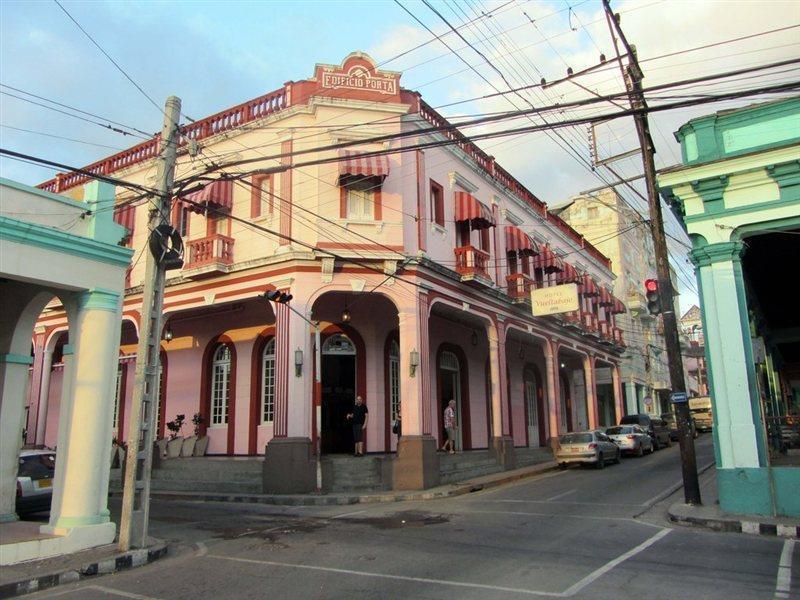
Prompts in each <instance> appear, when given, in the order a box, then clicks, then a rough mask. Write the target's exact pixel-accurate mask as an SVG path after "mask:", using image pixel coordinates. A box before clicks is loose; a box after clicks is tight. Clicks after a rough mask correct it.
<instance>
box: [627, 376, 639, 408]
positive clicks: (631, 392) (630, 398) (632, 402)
mask: <svg viewBox="0 0 800 600" xmlns="http://www.w3.org/2000/svg"><path fill="white" fill-rule="evenodd" d="M626 385H627V388H628V391H627V393H626V394H625V403H626V406H627V407H628V414H629V415H635V414H637V413H638V412H639V399H638V397H637V396H636V384H635V383H634V382H633V381H632V380H631V381H629V382H628V383H627V384H626Z"/></svg>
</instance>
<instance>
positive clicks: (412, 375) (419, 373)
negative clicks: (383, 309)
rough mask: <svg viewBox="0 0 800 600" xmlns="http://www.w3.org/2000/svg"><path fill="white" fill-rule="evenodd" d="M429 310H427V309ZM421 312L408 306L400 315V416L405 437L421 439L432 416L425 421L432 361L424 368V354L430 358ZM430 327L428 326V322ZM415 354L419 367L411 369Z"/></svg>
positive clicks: (426, 363) (417, 308)
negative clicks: (425, 386) (425, 385)
mask: <svg viewBox="0 0 800 600" xmlns="http://www.w3.org/2000/svg"><path fill="white" fill-rule="evenodd" d="M426 309H427V307H426ZM419 314H420V309H419V307H418V306H414V307H407V308H405V309H403V310H401V311H400V312H399V313H398V318H399V325H400V414H401V419H402V423H403V436H404V437H405V436H421V435H423V434H424V433H430V431H429V430H428V431H427V432H426V431H425V427H424V426H423V422H427V421H429V420H430V416H428V418H425V412H426V411H427V410H428V408H429V407H428V406H427V404H426V403H425V402H424V395H423V381H425V379H427V378H429V377H430V374H429V373H428V370H429V366H428V365H429V364H430V363H429V362H428V361H427V360H425V365H426V366H425V367H423V365H422V362H423V360H422V357H423V355H424V356H425V357H426V359H427V357H428V348H427V347H425V348H423V346H422V339H421V337H422V336H421V335H420V319H419ZM426 327H427V323H426ZM412 352H415V353H417V354H415V355H414V356H415V358H416V356H417V355H419V360H418V362H419V363H420V364H419V365H417V366H416V367H413V372H412V366H411V353H412Z"/></svg>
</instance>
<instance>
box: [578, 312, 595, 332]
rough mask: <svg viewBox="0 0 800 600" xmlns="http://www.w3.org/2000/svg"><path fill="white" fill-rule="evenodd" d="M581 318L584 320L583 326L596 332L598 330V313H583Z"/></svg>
mask: <svg viewBox="0 0 800 600" xmlns="http://www.w3.org/2000/svg"><path fill="white" fill-rule="evenodd" d="M581 320H582V321H583V328H584V329H585V330H586V331H589V332H591V333H594V332H596V331H597V315H595V314H594V313H590V312H583V313H581Z"/></svg>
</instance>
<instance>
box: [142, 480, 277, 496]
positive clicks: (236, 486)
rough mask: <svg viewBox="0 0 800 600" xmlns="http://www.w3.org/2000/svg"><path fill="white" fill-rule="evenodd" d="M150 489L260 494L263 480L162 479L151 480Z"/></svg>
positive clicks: (159, 490)
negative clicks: (248, 481) (250, 481)
mask: <svg viewBox="0 0 800 600" xmlns="http://www.w3.org/2000/svg"><path fill="white" fill-rule="evenodd" d="M150 489H151V490H153V491H158V492H214V493H230V494H234V493H238V494H260V493H262V491H263V488H262V483H261V480H260V479H259V480H258V481H257V482H253V483H247V482H241V481H217V482H215V481H206V480H203V481H192V480H181V481H175V480H171V481H162V480H155V479H154V480H151V482H150Z"/></svg>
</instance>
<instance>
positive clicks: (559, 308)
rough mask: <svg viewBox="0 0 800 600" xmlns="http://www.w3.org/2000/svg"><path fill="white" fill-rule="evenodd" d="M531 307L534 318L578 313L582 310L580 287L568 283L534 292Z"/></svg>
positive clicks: (532, 292)
mask: <svg viewBox="0 0 800 600" xmlns="http://www.w3.org/2000/svg"><path fill="white" fill-rule="evenodd" d="M531 306H532V308H533V316H534V317H544V316H547V315H555V314H559V313H565V312H573V311H576V310H578V309H579V308H580V304H579V303H578V286H577V284H574V283H567V284H564V285H554V286H552V287H544V288H541V289H538V290H532V291H531Z"/></svg>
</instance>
